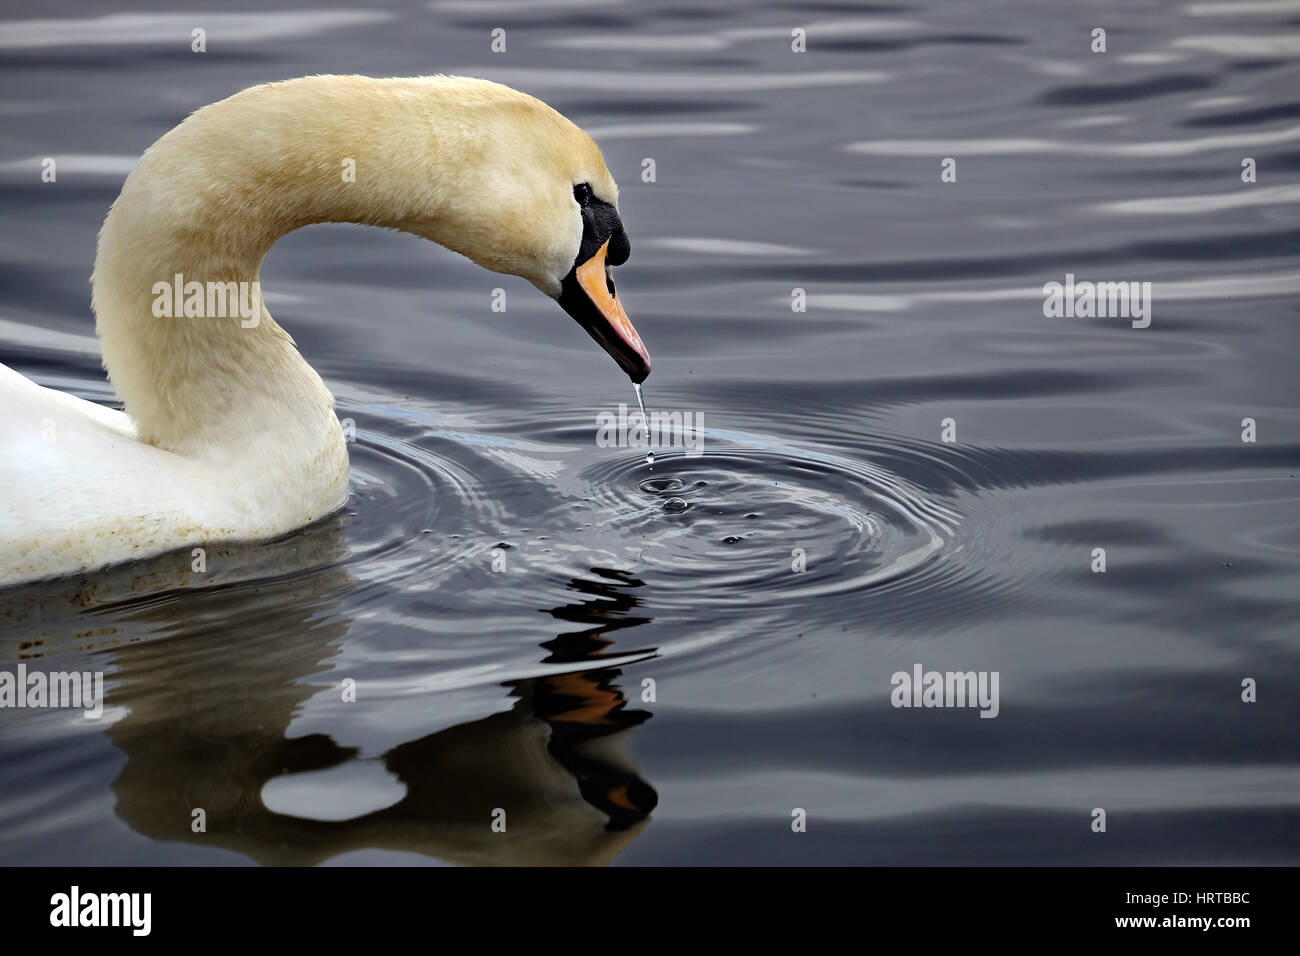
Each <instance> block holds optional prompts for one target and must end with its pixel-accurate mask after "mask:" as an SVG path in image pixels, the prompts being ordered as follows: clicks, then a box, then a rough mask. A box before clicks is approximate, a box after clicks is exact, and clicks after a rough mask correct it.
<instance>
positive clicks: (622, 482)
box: [0, 0, 1300, 865]
mask: <svg viewBox="0 0 1300 956" xmlns="http://www.w3.org/2000/svg"><path fill="white" fill-rule="evenodd" d="M227 6H228V9H229V10H230V11H232V12H228V13H225V14H221V15H219V16H213V15H200V14H197V13H195V14H191V13H186V12H183V11H181V12H178V11H177V10H176V8H175V6H174V5H172V4H164V3H161V2H156V3H153V2H143V3H138V4H135V5H133V6H131V7H129V8H123V10H122V11H121V12H120V13H119V14H118V15H115V16H114V17H112V18H110V19H107V20H105V19H100V17H101V16H102V9H103V8H102V6H101V5H98V4H88V3H85V2H84V0H70V2H60V0H55V2H52V3H50V4H47V5H45V6H43V7H42V9H41V12H40V14H39V15H40V16H41V17H45V18H48V19H43V20H40V21H36V20H30V19H29V20H20V19H17V18H18V17H20V16H35V14H34V13H31V12H25V13H24V12H19V11H16V10H12V9H11V10H10V11H8V12H7V13H6V14H5V17H6V19H5V20H4V21H3V22H0V83H3V86H4V89H5V97H4V110H5V120H6V122H5V127H6V135H5V137H4V141H3V151H2V152H0V194H2V197H3V205H4V209H5V212H6V222H7V224H8V228H7V229H6V230H5V232H4V235H3V237H0V360H2V361H4V362H5V363H7V364H9V365H11V366H13V367H14V368H17V369H18V370H20V371H22V372H23V373H25V374H27V375H30V376H32V377H33V378H35V379H37V380H38V381H40V382H42V383H43V384H47V385H52V386H56V387H59V388H63V389H67V390H69V391H72V392H75V393H76V394H79V395H82V396H84V397H87V398H91V399H94V400H97V401H103V402H107V403H112V401H113V396H112V392H111V389H110V388H109V387H108V386H107V384H106V383H105V381H104V375H103V372H102V371H101V369H100V366H99V358H98V352H97V347H96V343H95V340H94V338H93V321H92V317H91V315H90V312H89V288H88V284H87V281H86V279H87V276H88V275H89V272H90V268H91V264H92V261H93V257H94V242H95V233H96V230H97V229H98V226H99V224H100V222H101V221H102V218H103V216H104V214H105V212H106V211H107V208H108V206H109V204H110V203H111V202H112V200H113V198H114V197H115V196H116V194H117V191H118V189H119V188H120V186H121V183H122V180H123V178H124V176H125V174H126V172H127V171H128V170H129V169H130V167H131V164H132V163H133V161H134V159H135V157H137V156H138V155H139V153H140V152H141V151H142V150H143V149H144V148H145V147H147V146H148V145H149V144H150V143H152V142H153V141H154V140H155V139H156V138H157V137H158V136H159V135H161V134H162V133H163V132H165V131H166V130H167V129H169V128H170V127H172V126H173V125H175V123H177V122H179V121H180V120H181V119H182V118H183V117H184V116H185V115H186V114H187V113H189V112H190V111H191V110H193V109H195V108H197V107H199V106H201V105H203V104H206V103H208V102H211V101H214V100H217V99H220V98H222V97H224V96H227V95H229V94H230V93H232V92H234V91H236V90H238V89H241V88H243V87H246V86H249V85H252V84H255V83H260V82H264V81H269V80H276V79H282V78H287V77H291V76H297V75H303V74H310V73H343V72H359V73H367V74H372V75H404V74H423V73H431V72H445V73H468V74H473V75H479V76H486V77H489V78H492V79H498V80H501V81H503V82H507V83H510V84H511V85H514V86H516V87H518V88H521V89H524V90H526V91H528V92H531V93H534V94H536V95H538V96H540V97H542V98H543V99H545V100H547V101H548V102H550V103H551V104H552V105H554V106H555V107H556V108H558V109H560V110H561V111H562V112H564V113H565V114H566V115H568V116H570V117H571V118H573V119H574V120H575V121H576V122H578V123H579V124H580V125H582V126H583V127H584V128H586V129H588V130H589V131H590V132H591V133H592V134H593V135H594V136H595V137H596V139H597V141H598V142H599V143H600V145H601V146H602V148H603V150H604V152H605V156H606V158H607V160H608V163H609V166H610V168H611V170H612V171H613V173H614V175H615V177H616V178H617V179H618V181H619V183H620V187H621V201H620V206H621V211H622V216H623V220H624V222H625V224H626V226H627V229H628V232H629V234H630V236H631V239H632V249H633V252H632V257H631V259H630V261H629V262H628V264H627V265H626V266H624V267H622V268H620V269H619V270H618V279H619V287H620V293H621V295H622V296H623V298H624V300H625V301H626V303H627V306H628V310H629V313H630V314H631V316H632V318H633V320H634V321H635V322H636V324H637V327H638V329H639V331H640V332H641V334H642V336H643V337H644V338H645V340H646V342H647V344H648V346H649V348H650V351H651V354H652V356H653V357H654V369H655V371H654V374H653V375H652V376H651V378H650V379H649V380H648V382H647V385H646V389H647V400H648V403H649V404H650V406H651V407H652V408H656V409H660V410H672V411H678V412H683V413H690V414H692V415H696V416H699V417H700V419H701V420H702V423H703V432H702V436H703V440H704V451H705V453H704V454H703V455H701V456H698V457H694V456H688V455H686V454H684V452H683V450H682V449H680V448H677V449H673V448H662V449H656V455H657V457H656V461H655V462H654V464H653V465H648V464H646V462H645V459H644V456H645V449H644V448H630V447H603V446H602V445H601V444H599V443H598V442H597V419H598V416H600V415H601V414H602V413H612V414H617V413H618V406H619V405H620V404H624V405H630V406H632V407H633V408H634V407H635V398H634V396H633V394H632V390H631V389H630V388H629V387H628V384H627V381H626V378H625V377H623V376H622V374H621V373H620V372H619V371H618V369H617V368H616V367H615V366H614V365H613V363H612V362H610V361H609V359H608V358H607V357H606V356H605V355H604V354H603V353H600V352H599V351H598V350H597V349H596V348H595V347H594V346H593V345H592V343H591V342H590V341H589V340H588V339H587V337H586V336H585V335H584V334H583V333H582V331H581V330H580V329H579V328H578V327H577V326H576V324H575V323H573V322H572V321H571V320H570V319H568V318H567V317H566V316H565V315H563V313H562V312H561V311H560V310H559V309H558V308H557V307H556V306H555V305H554V303H551V302H549V301H547V300H545V299H543V298H542V297H540V296H539V295H537V294H536V292H535V291H534V290H533V289H532V288H531V287H530V286H528V285H527V284H526V283H524V282H523V281H521V280H515V279H510V278H505V277H499V276H494V275H491V274H489V273H486V272H483V271H481V270H479V269H478V268H477V267H475V266H473V265H472V264H470V263H468V262H466V261H464V260H462V259H460V258H458V257H456V256H454V255H452V254H451V253H447V252H445V251H443V250H440V249H438V248H436V247H434V246H432V245H430V244H428V243H422V242H420V241H419V240H417V239H414V238H412V237H409V236H403V235H397V234H392V233H386V232H382V231H380V230H374V229H365V228H362V227H349V226H317V227H312V228H310V229H307V230H303V231H301V232H299V233H296V234H294V235H292V236H290V237H288V238H286V239H285V240H283V241H281V242H280V243H279V244H278V245H277V246H276V248H275V249H274V251H273V252H272V254H271V256H270V257H269V259H268V260H267V263H266V267H265V270H264V274H263V276H262V280H263V287H264V289H265V290H266V291H267V303H268V307H269V308H270V310H271V311H272V313H273V314H274V315H275V317H276V319H277V321H279V322H280V323H281V324H282V325H284V326H285V327H286V328H287V329H288V330H289V331H290V332H291V333H292V334H293V335H294V337H295V339H296V340H297V342H298V344H299V346H300V348H301V350H302V352H303V354H304V355H305V356H306V357H307V359H308V361H310V362H311V363H312V364H313V365H314V366H315V367H316V368H317V369H318V370H319V371H320V372H321V374H322V375H323V376H324V378H325V380H326V382H327V383H328V384H329V386H330V387H331V389H332V390H333V391H334V393H335V395H336V396H337V398H338V405H339V414H340V416H341V417H344V418H347V419H351V420H352V421H353V422H354V423H355V425H356V442H355V444H354V445H353V450H352V468H353V475H352V491H351V497H350V500H349V502H348V505H347V507H346V508H345V509H344V510H343V511H342V512H340V513H338V514H337V515H335V516H333V517H331V518H329V519H328V520H325V521H323V522H320V523H319V524H317V525H315V526H313V527H311V528H309V529H306V530H304V531H302V532H301V533H299V534H295V535H292V536H290V537H288V538H285V539H283V540H280V541H275V542H270V543H266V544H260V545H248V546H222V547H217V546H214V547H212V548H210V549H209V553H208V558H207V570H206V571H205V572H204V573H201V574H200V573H194V572H192V571H191V569H190V562H189V557H188V555H180V556H177V555H170V556H164V557H162V558H159V559H156V560H152V561H149V562H145V563H142V564H139V565H132V566H129V567H124V568H119V569H114V570H112V571H109V572H102V573H96V574H93V575H87V576H83V577H80V578H77V579H72V580H67V581H63V582H59V583H57V584H42V585H36V586H32V587H25V588H20V589H17V590H11V591H8V592H0V614H3V615H4V617H3V620H4V621H5V623H4V625H3V628H2V629H0V668H3V669H9V670H12V669H14V668H15V667H16V666H17V665H18V664H19V663H25V664H26V665H28V666H29V667H31V668H39V669H41V670H46V671H49V670H68V669H77V670H102V671H103V672H104V673H105V676H106V680H107V686H108V700H107V708H106V711H105V713H104V715H103V717H102V718H101V719H100V720H98V721H87V720H84V719H83V718H82V717H81V716H80V714H78V713H70V712H66V711H49V710H47V711H28V710H24V711H13V710H5V711H0V862H3V863H7V864H37V863H76V864H81V863H91V864H105V863H132V864H163V863H172V864H174V863H180V864H195V865H221V864H248V863H267V864H284V863H297V864H315V863H327V862H328V863H334V864H338V863H414V864H428V863H543V862H544V863H571V862H572V863H577V862H592V863H600V862H609V861H613V862H616V863H621V864H666V863H717V864H771V863H872V864H875V863H902V864H934V863H1034V864H1046V863H1052V864H1059V863H1071V864H1079V863H1152V864H1155V863H1161V864H1169V863H1173V864H1179V863H1189V864H1190V863H1201V864H1206V863H1222V864H1235V863H1261V862H1262V863H1290V864H1294V863H1296V862H1300V740H1298V738H1297V734H1296V727H1297V724H1298V721H1300V704H1298V703H1297V700H1298V698H1297V695H1296V693H1295V688H1296V686H1297V680H1300V639H1298V638H1300V630H1298V629H1297V624H1298V621H1297V612H1296V593H1297V588H1296V582H1297V577H1296V575H1297V569H1298V565H1300V513H1298V512H1297V508H1296V501H1297V497H1298V496H1300V483H1298V480H1297V471H1298V469H1300V420H1298V417H1297V412H1296V384H1295V383H1296V374H1295V356H1296V345H1297V336H1296V321H1297V308H1296V292H1297V290H1298V289H1300V264H1298V263H1297V261H1296V252H1297V248H1298V245H1300V244H1298V243H1297V239H1298V238H1300V217H1298V216H1297V212H1298V210H1300V206H1298V205H1297V203H1298V201H1300V174H1298V173H1300V95H1298V91H1300V86H1298V85H1297V82H1296V80H1297V68H1296V56H1297V54H1298V53H1300V43H1298V42H1297V36H1300V31H1298V30H1297V27H1298V26H1300V4H1296V3H1292V2H1269V3H1252V4H1232V3H1218V2H1195V3H1187V4H1181V3H1173V2H1160V3H1153V2H1145V3H1137V2H1130V0H1126V2H1119V0H1113V2H1108V3H1090V4H1050V5H1044V4H1041V3H1032V2H1005V3H1004V2H989V3H984V4H981V5H978V6H977V7H974V8H972V7H971V6H970V5H968V4H943V3H916V2H910V0H898V2H891V3H888V4H861V3H837V2H818V3H815V4H782V3H753V4H747V5H744V9H743V10H733V9H731V8H730V7H728V6H726V5H719V4H715V3H694V4H692V3H670V2H667V0H663V2H639V3H615V2H611V3H607V4H602V5H600V6H598V7H597V6H593V5H589V4H581V3H577V2H569V3H554V4H530V3H523V2H496V3H479V4H471V3H463V2H435V3H433V4H430V5H423V4H419V3H375V4H367V5H366V6H365V7H364V8H362V7H356V8H347V7H342V6H339V7H333V8H329V9H325V8H323V7H317V6H315V5H311V4H308V5H304V6H303V7H302V8H301V9H297V8H295V7H294V5H293V4H292V3H288V4H285V3H282V4H280V5H279V6H276V7H274V9H273V10H271V11H268V10H265V9H263V7H262V5H260V4H254V3H234V4H229V5H227ZM241 9H242V10H243V11H244V12H238V11H240V10H241ZM196 26H198V27H203V28H205V29H206V30H207V47H208V51H207V52H206V53H204V54H194V53H192V52H191V51H190V41H189V36H190V30H191V29H192V28H193V27H196ZM1098 26H1100V27H1104V28H1106V29H1107V31H1108V34H1107V38H1108V48H1107V51H1106V52H1105V53H1104V54H1101V53H1093V52H1091V51H1090V49H1089V48H1090V45H1091V43H1092V40H1091V36H1090V34H1091V31H1092V29H1093V28H1094V27H1098ZM496 27H502V28H504V29H506V31H507V52H505V53H503V54H493V53H491V52H490V49H489V43H490V31H491V30H492V29H494V28H496ZM794 27H802V28H804V29H805V30H806V31H807V38H808V39H807V52H806V53H802V54H799V53H794V52H792V51H791V49H790V42H791V40H790V31H791V29H792V28H794ZM46 156H53V157H56V158H57V159H58V163H59V166H58V170H59V175H58V181H57V183H53V184H47V183H42V182H41V181H40V160H41V158H42V157H46ZM945 157H951V158H954V159H956V161H957V166H956V169H957V179H956V182H952V183H943V182H941V181H940V171H941V160H942V159H944V158H945ZM1247 157H1249V158H1251V159H1253V160H1254V161H1255V164H1256V167H1257V182H1255V183H1253V184H1246V183H1243V182H1242V177H1241V171H1242V161H1243V159H1244V158H1247ZM647 158H652V159H654V161H655V169H656V179H655V181H654V182H644V181H643V180H642V176H641V173H642V169H643V166H644V160H645V159H647ZM1067 273H1069V274H1073V275H1075V276H1077V277H1078V278H1079V279H1080V280H1091V281H1125V282H1127V281H1139V282H1150V283H1152V288H1153V296H1154V302H1153V307H1152V321H1151V324H1150V326H1149V327H1148V328H1144V329H1137V328H1133V327H1132V325H1131V324H1130V323H1129V322H1127V321H1122V320H1115V319H1053V318H1046V317H1045V316H1044V314H1043V307H1042V306H1043V293H1042V288H1043V285H1044V283H1047V282H1050V281H1064V279H1065V276H1066V274H1067ZM496 288H504V289H505V290H506V294H507V296H508V303H509V306H508V311H507V312H506V313H505V314H501V313H496V312H493V311H492V310H491V302H492V293H493V290H494V289H496ZM795 289H802V290H804V294H805V295H806V304H807V309H806V311H804V312H799V313H796V312H793V311H792V308H791V303H792V293H793V290H795ZM1246 418H1250V419H1253V420H1254V421H1255V423H1256V429H1257V441H1255V442H1253V443H1247V442H1243V441H1242V438H1241V436H1242V430H1243V425H1242V420H1243V419H1246ZM945 420H951V426H950V435H949V437H953V438H955V440H954V441H951V442H945V441H944V440H943V437H944V435H943V430H944V422H945ZM952 432H955V434H952ZM1098 548H1102V549H1105V552H1106V560H1107V567H1106V572H1105V573H1094V572H1093V571H1092V566H1093V564H1094V562H1095V558H1094V550H1095V549H1098ZM797 567H802V568H803V570H796V568H797ZM494 568H495V570H494ZM917 663H920V664H922V665H923V666H924V667H925V668H927V669H936V670H941V671H945V670H963V671H965V670H978V671H996V672H998V674H999V675H1000V710H999V714H998V716H997V717H996V719H980V718H979V717H978V716H977V713H976V712H975V711H974V710H970V709H965V710H957V709H934V710H914V709H895V708H894V707H892V706H891V703H890V690H891V683H890V681H891V675H892V674H894V673H895V672H896V671H900V670H902V671H908V672H910V671H911V669H912V667H913V665H914V664H917ZM1246 678H1252V679H1254V680H1255V681H1257V684H1258V701H1257V702H1256V703H1253V704H1247V703H1243V702H1242V700H1241V692H1242V690H1241V684H1242V681H1243V679H1246ZM345 681H352V682H354V686H355V689H356V700H355V702H346V701H345V700H344V693H343V691H342V687H343V685H344V682H345ZM1099 807H1100V808H1104V809H1105V810H1106V811H1107V814H1108V829H1107V832H1106V833H1105V834H1098V833H1094V832H1092V829H1091V826H1090V824H1091V822H1092V811H1093V810H1094V808H1099ZM195 808H202V809H204V810H205V811H206V815H207V832H206V833H195V832H193V831H192V828H191V821H192V813H193V810H194V809H195ZM497 808H504V809H505V810H506V812H507V819H508V826H507V831H506V833H504V834H501V833H494V832H493V831H492V829H491V826H490V824H491V818H492V814H493V811H494V810H496V809H497ZM795 808H801V809H803V810H805V811H806V812H807V815H808V826H807V832H806V833H800V834H796V833H793V832H792V831H791V820H792V812H793V811H794V810H795Z"/></svg>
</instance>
